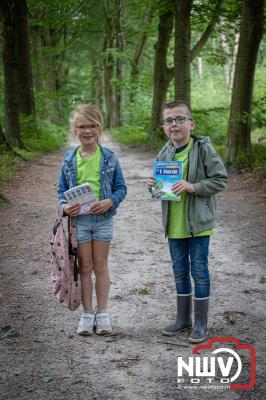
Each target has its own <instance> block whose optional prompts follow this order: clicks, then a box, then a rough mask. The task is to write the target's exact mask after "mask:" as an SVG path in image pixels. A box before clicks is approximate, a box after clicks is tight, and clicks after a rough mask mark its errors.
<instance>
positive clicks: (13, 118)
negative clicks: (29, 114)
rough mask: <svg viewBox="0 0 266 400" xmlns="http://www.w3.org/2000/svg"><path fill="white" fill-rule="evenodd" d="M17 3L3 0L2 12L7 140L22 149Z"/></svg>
mask: <svg viewBox="0 0 266 400" xmlns="http://www.w3.org/2000/svg"><path fill="white" fill-rule="evenodd" d="M14 7H15V2H14V1H10V0H2V1H1V2H0V12H1V15H2V19H3V31H2V37H3V39H4V44H3V65H4V82H5V138H6V141H7V143H8V144H9V145H10V146H11V147H15V146H18V147H22V141H21V135H20V123H19V102H18V96H17V93H18V80H17V70H18V61H17V57H16V54H17V53H16V51H17V46H16V29H15V21H14V15H13V10H14Z"/></svg>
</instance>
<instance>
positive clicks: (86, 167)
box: [76, 146, 102, 200]
mask: <svg viewBox="0 0 266 400" xmlns="http://www.w3.org/2000/svg"><path fill="white" fill-rule="evenodd" d="M101 156H102V153H101V149H100V146H98V147H97V150H96V152H95V153H94V154H93V155H92V156H90V157H81V155H80V149H78V150H77V156H76V160H77V184H78V185H82V184H83V183H89V184H90V185H91V187H92V189H93V190H94V192H95V194H96V197H97V199H98V200H99V199H100V194H101V178H100V163H101Z"/></svg>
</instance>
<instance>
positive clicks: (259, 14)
mask: <svg viewBox="0 0 266 400" xmlns="http://www.w3.org/2000/svg"><path fill="white" fill-rule="evenodd" d="M262 35H263V0H255V1H254V0H244V1H243V8H242V19H241V25H240V39H239V48H238V53H237V59H236V67H235V75H234V83H233V92H232V102H231V109H230V117H229V126H228V136H227V148H226V151H225V157H226V160H227V161H232V160H233V159H234V158H235V157H237V156H238V155H239V154H240V152H241V151H244V152H250V150H251V142H250V123H251V104H252V92H253V83H254V74H255V67H256V59H257V54H258V49H259V44H260V41H261V39H262Z"/></svg>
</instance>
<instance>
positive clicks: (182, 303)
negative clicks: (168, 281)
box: [162, 294, 192, 336]
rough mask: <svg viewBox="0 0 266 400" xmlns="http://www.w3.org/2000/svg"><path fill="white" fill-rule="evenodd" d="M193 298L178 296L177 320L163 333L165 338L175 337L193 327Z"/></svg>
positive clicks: (186, 295) (188, 295)
mask: <svg viewBox="0 0 266 400" xmlns="http://www.w3.org/2000/svg"><path fill="white" fill-rule="evenodd" d="M191 308H192V296H191V294H185V295H177V310H176V311H177V312H176V320H175V322H174V323H173V324H171V325H168V326H166V327H165V328H164V330H163V331H162V334H163V335H165V336H174V335H176V334H177V333H180V332H182V331H184V330H186V329H189V328H191V327H192V320H191Z"/></svg>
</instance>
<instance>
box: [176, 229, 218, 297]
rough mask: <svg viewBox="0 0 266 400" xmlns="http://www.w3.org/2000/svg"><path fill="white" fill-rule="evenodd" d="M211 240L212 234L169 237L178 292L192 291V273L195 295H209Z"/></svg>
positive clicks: (187, 292)
mask: <svg viewBox="0 0 266 400" xmlns="http://www.w3.org/2000/svg"><path fill="white" fill-rule="evenodd" d="M209 241H210V236H198V237H192V238H186V239H168V245H169V250H170V255H171V260H172V267H173V272H174V278H175V284H176V293H177V294H190V293H191V292H192V290H191V278H190V274H191V276H192V278H193V281H194V284H195V297H196V298H204V297H209V295H210V276H209V269H208V253H209Z"/></svg>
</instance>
